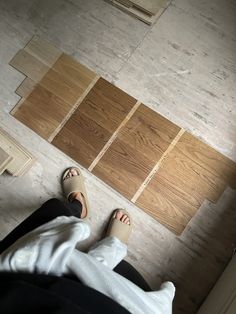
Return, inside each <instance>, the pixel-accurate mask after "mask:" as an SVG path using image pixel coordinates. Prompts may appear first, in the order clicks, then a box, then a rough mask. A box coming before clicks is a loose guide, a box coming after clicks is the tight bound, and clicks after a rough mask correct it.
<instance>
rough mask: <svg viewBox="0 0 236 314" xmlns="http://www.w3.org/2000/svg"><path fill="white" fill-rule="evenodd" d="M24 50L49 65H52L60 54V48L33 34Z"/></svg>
mask: <svg viewBox="0 0 236 314" xmlns="http://www.w3.org/2000/svg"><path fill="white" fill-rule="evenodd" d="M24 50H25V51H26V52H28V53H29V54H31V55H32V56H34V57H35V58H37V59H38V60H39V61H41V62H42V63H44V64H45V65H48V66H49V67H51V66H53V64H54V63H55V62H56V60H57V59H58V58H59V57H60V56H61V54H62V52H61V50H59V49H57V48H56V47H54V46H53V45H52V44H50V43H48V42H47V41H46V40H43V39H41V38H40V37H38V36H34V37H33V38H32V39H31V40H30V41H29V43H28V44H27V45H26V46H25V48H24Z"/></svg>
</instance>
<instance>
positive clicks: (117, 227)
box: [106, 208, 132, 244]
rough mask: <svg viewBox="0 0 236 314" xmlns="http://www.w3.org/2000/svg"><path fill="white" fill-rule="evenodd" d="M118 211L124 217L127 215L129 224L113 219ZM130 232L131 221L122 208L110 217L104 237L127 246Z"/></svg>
mask: <svg viewBox="0 0 236 314" xmlns="http://www.w3.org/2000/svg"><path fill="white" fill-rule="evenodd" d="M118 211H121V212H122V213H123V214H124V215H127V216H128V217H129V221H130V224H126V223H124V222H122V221H120V220H119V219H117V218H115V217H114V216H115V215H116V213H117V212H118ZM131 230H132V220H131V217H130V215H129V213H128V212H127V211H126V210H125V209H122V208H118V209H116V210H115V211H114V212H113V213H112V217H111V219H110V222H109V225H108V228H107V234H106V235H107V236H110V237H116V238H118V239H119V240H120V241H121V242H123V243H125V244H127V242H128V239H129V236H130V233H131Z"/></svg>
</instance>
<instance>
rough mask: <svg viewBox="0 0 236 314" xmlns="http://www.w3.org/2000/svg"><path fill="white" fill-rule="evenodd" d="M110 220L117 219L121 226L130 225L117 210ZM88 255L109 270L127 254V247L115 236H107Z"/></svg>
mask: <svg viewBox="0 0 236 314" xmlns="http://www.w3.org/2000/svg"><path fill="white" fill-rule="evenodd" d="M112 219H117V220H118V221H119V222H121V223H122V224H126V225H130V219H129V217H128V215H126V214H125V213H124V212H123V211H122V210H117V211H116V212H115V213H114V216H113V218H112ZM88 254H89V255H91V256H93V257H94V258H96V259H97V260H98V261H99V262H101V263H103V264H104V265H106V266H107V267H109V268H110V269H113V268H114V267H115V266H116V265H118V264H119V263H120V262H121V261H122V260H123V259H124V257H125V256H126V254H127V245H126V244H125V243H124V242H122V241H121V240H119V239H118V238H117V237H115V236H109V235H108V236H107V237H105V238H104V239H103V240H101V241H99V242H97V243H96V244H95V245H94V246H92V248H91V249H90V250H89V251H88Z"/></svg>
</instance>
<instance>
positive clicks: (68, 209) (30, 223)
mask: <svg viewBox="0 0 236 314" xmlns="http://www.w3.org/2000/svg"><path fill="white" fill-rule="evenodd" d="M77 175H81V174H80V173H78V172H77V171H76V170H75V169H74V168H71V169H70V170H69V171H67V175H66V176H65V178H63V180H67V179H69V178H71V177H73V176H77ZM67 201H68V202H67V203H66V204H64V203H62V202H61V201H59V200H57V199H55V198H54V199H51V200H49V201H47V202H46V203H44V204H43V205H42V206H41V207H40V208H39V209H37V210H36V211H35V212H34V213H33V214H31V215H30V216H29V217H28V218H26V219H25V220H24V221H23V222H22V223H21V224H20V225H19V226H17V227H16V228H15V229H14V230H13V231H12V232H11V233H9V234H8V235H7V236H6V237H5V238H4V239H3V240H2V241H1V242H0V254H1V252H3V251H4V250H6V249H7V248H8V247H9V246H10V245H12V244H13V243H14V242H15V241H16V240H17V239H19V238H20V237H22V236H23V235H25V234H26V233H28V232H30V231H32V230H34V229H35V228H37V227H39V226H41V225H43V224H45V223H47V222H49V221H50V220H53V219H54V218H56V217H58V216H76V217H78V218H83V217H85V216H86V214H87V208H86V203H85V200H84V197H83V195H82V194H81V193H80V192H76V193H71V195H70V197H69V199H68V200H67Z"/></svg>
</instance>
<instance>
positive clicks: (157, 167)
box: [131, 129, 185, 203]
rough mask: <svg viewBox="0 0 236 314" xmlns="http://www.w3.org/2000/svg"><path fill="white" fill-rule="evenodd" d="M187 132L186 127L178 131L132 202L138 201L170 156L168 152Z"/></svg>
mask: <svg viewBox="0 0 236 314" xmlns="http://www.w3.org/2000/svg"><path fill="white" fill-rule="evenodd" d="M184 133H185V130H184V129H180V131H179V132H178V134H177V135H176V137H175V138H174V139H173V141H172V142H171V143H170V145H169V146H168V148H167V149H166V151H165V152H164V154H163V155H162V156H161V158H160V159H159V160H158V162H157V163H156V164H155V166H154V167H153V168H152V170H151V171H150V172H149V174H148V176H147V177H146V179H145V180H144V181H143V183H142V184H141V185H140V187H139V189H138V190H137V192H136V193H135V194H134V196H133V197H132V199H131V202H133V203H135V202H136V201H137V199H138V198H139V196H140V195H141V194H142V192H143V191H144V189H145V187H146V186H147V185H148V183H149V182H150V181H151V180H152V178H153V177H154V175H155V174H156V173H157V171H158V170H159V168H160V167H161V165H162V163H163V162H164V160H165V159H166V157H167V156H168V154H169V153H170V152H171V151H172V150H173V148H174V147H175V146H176V144H177V143H178V141H179V139H180V138H181V136H182V135H183V134H184Z"/></svg>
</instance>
